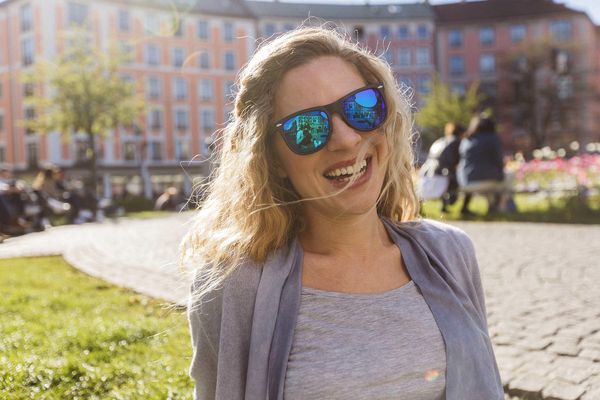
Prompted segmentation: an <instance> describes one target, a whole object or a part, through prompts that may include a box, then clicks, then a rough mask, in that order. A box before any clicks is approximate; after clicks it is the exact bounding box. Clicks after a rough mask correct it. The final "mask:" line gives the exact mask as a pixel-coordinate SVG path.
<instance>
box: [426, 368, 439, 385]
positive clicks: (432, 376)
mask: <svg viewBox="0 0 600 400" xmlns="http://www.w3.org/2000/svg"><path fill="white" fill-rule="evenodd" d="M439 377H440V370H439V369H436V368H432V369H428V370H427V371H425V380H426V381H427V382H433V381H435V380H436V379H437V378H439Z"/></svg>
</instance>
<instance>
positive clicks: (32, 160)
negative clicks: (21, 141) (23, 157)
mask: <svg viewBox="0 0 600 400" xmlns="http://www.w3.org/2000/svg"><path fill="white" fill-rule="evenodd" d="M37 165H38V146H37V143H27V166H28V167H29V168H32V167H37Z"/></svg>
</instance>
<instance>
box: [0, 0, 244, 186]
mask: <svg viewBox="0 0 600 400" xmlns="http://www.w3.org/2000/svg"><path fill="white" fill-rule="evenodd" d="M238 5H239V2H237V1H234V0H231V1H230V2H228V1H220V2H212V3H209V2H202V3H199V4H196V2H194V4H193V5H191V6H190V7H187V8H185V7H181V8H180V9H177V10H173V9H172V6H171V5H170V2H159V1H156V2H144V1H116V0H115V1H112V0H105V1H102V0H99V1H86V0H80V1H66V0H8V1H7V2H5V3H3V4H2V5H0V44H1V45H0V163H3V164H5V165H8V166H10V167H11V168H12V169H13V170H14V171H15V172H18V173H19V172H20V173H22V174H28V173H34V172H35V171H36V170H37V168H38V165H41V164H43V163H52V164H55V165H58V166H62V167H68V168H70V170H71V171H73V172H74V173H75V174H76V172H77V170H78V166H80V165H85V161H86V154H87V148H88V146H89V145H88V143H87V140H86V138H85V135H77V134H72V135H70V137H68V136H67V137H66V136H65V135H61V134H60V133H58V132H51V133H48V134H46V135H39V134H37V133H35V132H30V131H29V130H28V129H26V128H25V127H24V126H23V121H24V120H27V119H31V118H35V113H34V110H33V109H32V108H28V107H27V106H26V105H25V101H24V100H25V96H27V94H28V93H30V92H31V91H32V90H39V91H40V92H39V93H42V94H43V90H44V89H45V88H44V87H40V88H31V87H29V86H28V85H24V84H23V82H22V76H23V74H24V73H25V72H27V71H31V70H32V68H34V66H35V64H36V62H38V61H41V60H52V59H54V58H55V57H56V56H57V55H59V54H61V53H62V52H63V50H64V49H65V46H67V45H68V43H67V40H68V39H67V36H66V35H65V33H66V32H68V31H69V30H71V29H73V28H77V29H79V27H83V29H84V34H89V38H90V40H91V41H92V43H93V44H94V45H95V46H97V47H98V48H103V49H108V48H109V46H110V45H111V43H118V44H119V45H120V46H122V47H123V49H124V50H126V52H127V53H129V54H130V55H131V60H130V61H129V62H127V63H126V64H123V65H122V67H121V70H120V72H121V74H122V77H123V79H125V80H128V81H132V82H135V84H136V87H137V91H138V92H139V93H138V94H139V95H141V96H144V98H145V101H146V105H147V110H146V114H145V115H143V116H142V117H141V118H140V119H139V121H138V122H137V123H136V124H135V125H134V128H133V129H125V128H119V129H116V130H114V131H111V132H107V135H106V137H103V138H101V140H99V142H98V145H97V149H96V150H97V154H98V164H99V170H100V171H101V173H102V174H103V176H104V184H105V186H106V187H107V188H109V187H111V186H114V185H115V184H116V185H121V184H123V183H125V182H128V183H131V182H129V181H130V180H131V178H132V179H133V180H134V181H135V182H134V183H137V185H136V186H137V188H140V187H141V185H140V182H139V177H138V175H140V173H139V172H140V170H141V169H144V168H145V169H146V170H147V172H148V174H149V175H150V176H152V180H153V186H154V187H155V190H158V189H159V188H160V187H161V186H164V185H163V183H164V184H165V185H166V184H178V185H180V186H185V189H188V190H186V191H189V187H190V186H191V181H190V180H189V179H188V180H186V179H184V178H185V177H186V176H188V175H197V174H205V173H206V170H205V168H203V166H204V164H205V163H202V162H201V161H202V160H204V159H205V158H206V156H208V154H209V153H210V147H211V142H212V140H213V139H214V133H215V131H218V129H220V128H222V127H223V126H224V124H225V122H226V120H227V119H228V116H229V113H230V112H231V107H232V105H231V97H232V94H233V90H234V89H233V88H234V82H235V77H236V74H237V71H238V70H239V68H240V66H241V65H242V64H243V63H245V62H246V60H247V59H248V57H249V55H250V54H251V52H252V51H253V49H254V40H253V38H254V36H255V35H254V31H255V21H254V19H253V18H252V17H250V16H249V14H248V13H247V11H246V9H245V8H244V7H239V6H238ZM191 159H195V160H198V162H195V163H191V164H188V163H185V162H186V161H189V160H191ZM182 162H183V163H184V164H183V165H182V164H181V163H182ZM79 169H80V171H79V172H80V174H81V175H85V174H86V170H87V169H86V168H79ZM134 191H135V189H134ZM107 192H108V190H107ZM107 194H109V193H107Z"/></svg>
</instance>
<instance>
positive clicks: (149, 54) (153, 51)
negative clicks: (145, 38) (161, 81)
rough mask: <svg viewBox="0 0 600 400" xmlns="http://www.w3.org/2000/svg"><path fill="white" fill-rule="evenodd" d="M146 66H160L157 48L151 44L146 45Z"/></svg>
mask: <svg viewBox="0 0 600 400" xmlns="http://www.w3.org/2000/svg"><path fill="white" fill-rule="evenodd" d="M145 50H146V64H148V65H158V64H160V54H159V49H158V46H157V45H155V44H152V43H148V44H146V48H145Z"/></svg>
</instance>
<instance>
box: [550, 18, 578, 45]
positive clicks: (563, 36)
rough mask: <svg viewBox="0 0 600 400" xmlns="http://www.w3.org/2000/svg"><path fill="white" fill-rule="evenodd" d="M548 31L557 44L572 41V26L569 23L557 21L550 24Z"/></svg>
mask: <svg viewBox="0 0 600 400" xmlns="http://www.w3.org/2000/svg"><path fill="white" fill-rule="evenodd" d="M550 31H551V32H552V36H553V37H554V40H556V41H557V42H567V41H569V40H571V39H572V36H573V26H572V25H571V21H566V20H558V21H552V22H551V23H550Z"/></svg>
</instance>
